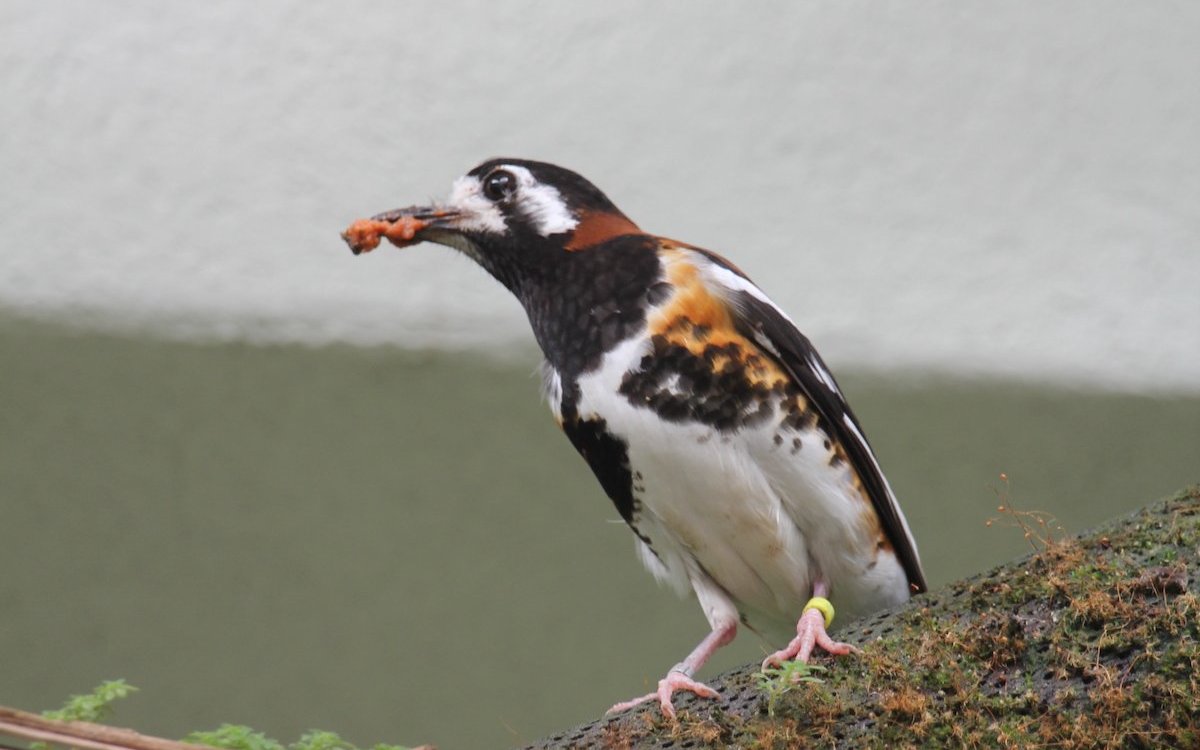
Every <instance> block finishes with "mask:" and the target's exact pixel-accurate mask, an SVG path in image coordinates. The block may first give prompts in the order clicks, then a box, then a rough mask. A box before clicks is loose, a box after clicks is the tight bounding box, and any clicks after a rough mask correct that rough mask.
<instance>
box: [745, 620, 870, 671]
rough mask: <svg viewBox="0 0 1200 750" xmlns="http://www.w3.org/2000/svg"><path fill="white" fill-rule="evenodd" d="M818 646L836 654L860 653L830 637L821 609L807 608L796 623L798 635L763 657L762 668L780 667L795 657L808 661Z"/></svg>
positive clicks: (847, 644)
mask: <svg viewBox="0 0 1200 750" xmlns="http://www.w3.org/2000/svg"><path fill="white" fill-rule="evenodd" d="M816 646H820V647H821V649H822V650H823V651H826V652H828V653H830V654H833V655H834V656H845V655H846V654H856V653H858V649H857V648H855V647H854V646H851V645H850V644H849V643H841V642H840V641H835V640H833V639H832V638H830V637H829V634H828V633H826V632H825V616H824V615H823V614H821V612H820V611H818V610H816V609H806V610H804V614H802V615H800V622H798V623H796V637H795V638H793V639H792V641H791V643H789V644H788V645H787V646H785V647H783V648H782V649H780V650H779V651H776V652H775V653H773V654H771V655H770V656H768V657H767V658H766V659H763V663H762V668H763V669H770V668H771V667H779V666H782V665H783V663H784V662H785V661H791V660H793V659H797V660H799V661H802V662H807V661H808V657H809V656H811V655H812V651H813V648H814V647H816Z"/></svg>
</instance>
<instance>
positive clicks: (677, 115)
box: [0, 0, 1200, 748]
mask: <svg viewBox="0 0 1200 750" xmlns="http://www.w3.org/2000/svg"><path fill="white" fill-rule="evenodd" d="M1198 32H1200V10H1198V8H1197V6H1194V5H1187V4H1182V3H1179V4H1171V3H1160V4H1154V5H1150V4H1129V3H1117V2H1100V3H1097V2H1066V3H1055V4H1044V3H1038V2H1016V3H1008V4H1004V5H1002V6H992V7H989V8H988V9H987V12H982V11H981V10H980V9H979V8H971V9H968V8H965V7H962V6H961V5H960V4H957V3H951V2H930V3H923V4H920V5H911V4H900V3H868V2H836V3H835V2H826V3H805V4H794V3H761V4H755V5H754V6H753V7H751V6H746V5H738V6H732V5H717V4H713V5H712V7H706V6H704V5H701V4H697V3H693V2H682V1H680V2H664V3H657V4H654V5H646V4H643V3H636V2H628V1H620V2H608V3H604V4H589V5H587V6H584V5H582V4H567V3H557V4H544V3H535V2H509V3H504V4H500V3H488V2H461V1H460V2H423V3H417V2H407V3H366V2H343V3H338V4H337V5H336V7H333V6H332V5H329V6H323V5H316V4H311V3H300V2H290V1H287V0H267V1H265V2H260V3H256V4H253V5H247V4H244V3H235V2H227V1H223V0H220V1H219V0H214V1H212V2H206V3H190V4H183V3H175V4H164V3H158V2H150V1H149V0H147V1H145V2H107V3H94V2H83V1H82V0H80V1H79V2H56V1H50V2H46V1H45V0H38V1H32V0H29V1H27V0H9V1H8V2H5V3H4V4H3V5H2V6H0V97H2V99H3V102H4V105H3V107H0V130H2V131H3V133H4V135H3V137H2V138H0V572H2V575H0V704H6V705H15V706H19V707H22V708H26V709H43V708H50V707H54V706H57V705H58V704H59V703H61V702H62V700H63V699H64V698H65V697H66V696H67V695H68V694H69V693H73V692H82V691H85V690H88V689H90V688H91V687H92V686H93V685H95V684H96V683H98V682H99V681H101V680H103V679H108V678H116V677H122V678H125V679H127V680H129V681H130V682H132V683H133V684H135V685H138V686H140V687H141V688H142V692H141V693H139V694H138V695H136V696H134V697H133V698H130V699H128V700H127V701H126V702H125V703H124V704H123V705H122V706H121V707H120V709H119V711H118V714H117V716H116V720H115V723H118V724H125V725H130V726H134V727H136V728H138V729H139V730H141V731H144V732H152V733H159V734H164V735H168V736H181V735H183V734H186V733H187V732H189V731H191V730H194V729H209V728H213V727H215V726H216V725H218V724H220V723H222V722H235V723H245V724H250V725H253V726H255V727H256V728H259V729H262V730H265V731H267V732H268V733H271V734H273V735H276V736H278V737H280V738H281V739H283V740H285V741H288V740H291V739H294V738H295V737H296V736H298V734H299V733H300V732H301V731H303V730H305V729H308V728H313V727H319V728H322V729H328V730H333V731H337V732H339V733H341V734H343V735H344V736H346V737H347V738H348V739H351V740H353V741H355V742H358V743H363V744H366V743H375V742H393V743H405V744H419V743H422V742H435V743H438V744H439V745H441V746H442V747H443V748H482V747H503V746H510V745H516V744H520V743H522V742H531V741H533V740H535V739H537V738H538V737H540V736H542V735H545V734H548V733H552V732H553V731H556V730H558V729H562V728H565V727H567V726H569V725H572V724H575V723H578V722H581V721H586V720H589V719H592V718H596V717H598V716H599V715H600V714H601V713H602V712H603V711H604V709H605V708H607V706H609V705H610V704H612V703H613V702H615V701H618V700H623V699H626V698H629V697H631V696H632V695H634V694H638V693H641V692H644V691H645V690H646V689H647V686H648V685H650V684H652V683H653V682H654V681H656V680H657V679H658V677H659V676H660V675H661V673H662V672H663V670H665V669H666V668H668V667H669V666H670V665H671V664H674V663H675V662H676V661H678V660H679V658H681V657H682V656H683V655H684V654H685V653H686V652H687V650H688V649H690V648H691V647H692V645H694V644H695V642H696V641H697V640H698V639H699V638H700V637H701V636H702V635H703V634H704V633H705V630H706V627H705V623H704V619H703V616H702V615H701V613H700V611H699V608H698V607H697V606H696V605H695V603H694V602H690V601H682V600H679V599H677V598H675V596H674V595H673V594H671V593H670V592H668V591H666V590H660V589H658V587H657V586H656V585H655V584H654V582H653V580H652V579H651V578H650V576H649V575H647V574H646V573H645V572H644V571H643V570H641V568H640V565H639V564H638V563H637V561H636V559H635V557H634V555H633V541H632V538H631V536H630V534H629V533H628V531H627V530H626V529H625V528H624V527H623V526H622V525H621V524H619V523H614V521H615V520H616V519H617V515H616V512H615V511H614V510H613V509H612V506H611V504H610V503H609V502H608V500H607V499H606V498H605V497H604V496H603V494H602V492H601V490H600V488H599V487H598V486H597V485H596V483H595V481H594V479H593V478H592V476H591V474H590V472H589V471H588V470H587V468H586V466H585V465H584V464H583V462H582V460H580V459H579V458H578V457H577V456H576V455H575V454H574V452H573V450H572V449H571V448H570V446H569V444H568V443H567V441H566V440H564V439H563V438H562V436H561V435H559V434H558V433H557V429H556V428H555V426H554V423H553V421H552V420H551V419H550V417H549V413H548V412H547V410H546V409H545V407H544V405H542V404H540V403H539V397H538V390H539V389H538V381H537V378H536V377H535V376H534V375H533V372H534V369H535V367H536V365H537V363H538V354H537V352H536V350H535V349H534V346H533V343H532V337H531V336H530V334H529V333H528V331H527V327H526V323H525V321H524V318H523V313H522V311H521V309H520V308H519V306H518V305H517V303H516V302H515V301H514V300H513V299H512V298H511V297H510V296H509V295H508V293H507V292H505V291H504V290H503V289H502V288H501V287H500V286H499V285H497V284H496V283H494V282H493V281H492V280H491V279H490V278H488V277H487V276H486V275H485V274H484V273H483V272H482V271H480V270H479V269H477V268H476V267H474V266H473V264H471V263H470V262H469V261H466V260H465V259H463V258H461V257H457V256H455V255H454V254H453V253H452V252H451V251H449V250H446V249H445V248H435V247H432V246H418V247H415V248H413V249H409V250H405V251H404V252H399V251H395V250H393V249H388V248H384V249H382V250H381V251H379V252H377V253H373V254H372V255H370V256H366V257H360V258H353V257H352V256H351V255H350V253H349V252H348V251H347V250H346V248H345V246H344V245H343V244H342V242H341V240H340V239H339V237H338V233H339V232H340V231H341V229H343V228H344V227H345V225H347V224H348V223H349V222H350V221H351V220H353V219H355V218H359V217H362V216H365V215H369V214H373V213H377V212H379V211H382V210H385V209H390V208H394V207H397V206H401V205H407V204H410V203H414V202H418V201H423V200H427V199H429V198H438V197H442V196H444V195H445V193H446V192H447V190H448V188H449V185H450V182H451V181H452V180H453V179H454V178H455V177H456V176H458V175H459V174H461V173H463V172H465V171H466V170H468V169H469V168H470V167H472V166H473V165H474V164H476V163H478V162H480V161H482V160H484V159H485V158H488V157H492V156H521V157H528V158H537V159H543V160H548V161H554V162H557V163H560V164H562V165H564V166H567V167H570V168H573V169H575V170H576V171H579V172H580V173H582V174H584V175H585V176H587V177H588V178H590V179H591V180H592V181H593V182H595V183H596V184H597V185H598V186H600V187H601V189H603V190H604V191H605V192H607V193H608V195H609V196H610V197H611V198H612V199H613V200H614V201H615V202H616V203H617V205H619V206H620V207H621V208H622V209H623V210H624V211H625V212H626V213H627V214H628V215H629V216H630V217H632V218H633V219H634V220H635V221H637V222H638V223H639V224H641V226H642V227H644V228H646V229H647V230H649V231H652V232H656V233H660V234H665V235H668V236H672V237H676V238H678V239H682V240H685V241H688V242H691V243H694V244H698V245H701V246H704V247H708V248H711V249H714V250H717V251H719V252H722V253H724V254H726V255H728V256H729V257H731V258H732V259H734V261H735V262H736V263H738V265H740V266H741V267H742V268H743V269H745V270H746V271H747V272H748V273H749V274H750V275H751V276H752V277H754V278H756V279H757V280H758V281H759V283H760V284H761V285H762V286H763V287H764V289H765V290H766V291H767V292H768V294H770V295H771V296H772V297H773V298H774V299H775V300H776V301H777V302H778V303H779V304H780V305H781V306H782V307H784V308H785V309H786V310H788V311H789V313H790V314H791V316H792V317H793V318H794V319H795V320H797V321H798V322H799V323H800V325H801V327H802V328H803V329H804V330H805V332H806V333H807V334H808V335H809V336H810V337H811V338H812V339H813V340H814V342H815V343H816V344H817V345H818V346H819V347H820V348H821V350H822V352H823V353H824V354H825V355H826V358H827V359H828V360H829V362H830V364H831V366H832V367H833V369H834V370H835V372H837V373H838V375H839V377H840V379H841V380H842V381H843V386H844V388H845V390H846V391H847V392H848V395H849V397H850V400H851V402H852V403H853V404H854V405H855V409H856V410H857V412H858V414H859V416H860V417H861V419H862V421H863V422H864V424H865V426H866V428H867V432H868V434H869V435H870V437H871V439H872V442H873V443H874V445H875V447H876V449H877V452H878V453H879V455H880V458H881V461H882V463H883V465H884V468H885V470H886V471H887V472H888V474H889V477H890V478H891V483H892V485H893V486H894V487H895V488H896V490H897V492H898V494H899V496H900V498H901V501H902V504H903V505H904V508H905V509H906V512H907V515H908V518H909V521H910V523H911V525H912V527H913V530H914V533H915V534H916V536H917V539H918V541H919V543H920V546H921V551H922V557H923V560H924V562H925V567H926V570H927V572H928V574H929V577H930V579H931V581H932V582H933V583H934V584H935V585H936V584H940V583H945V582H947V581H950V580H954V579H957V578H960V577H962V576H965V575H968V574H971V573H974V572H978V571H981V570H983V569H986V568H987V567H989V566H991V565H993V564H996V563H999V562H1001V561H1003V560H1006V559H1008V558H1010V557H1012V556H1015V555H1017V554H1020V553H1021V552H1022V551H1023V550H1024V549H1025V548H1026V543H1025V542H1024V541H1023V540H1022V538H1021V535H1020V533H1019V532H1017V531H1014V530H1011V529H1004V528H996V527H991V528H988V527H986V526H985V522H986V520H987V519H988V518H989V517H992V516H994V515H996V513H995V509H996V505H997V504H998V503H999V500H998V497H999V496H1004V495H1006V494H1007V495H1009V496H1011V497H1010V499H1011V502H1012V503H1013V504H1015V505H1016V506H1017V507H1022V508H1029V509H1040V510H1045V511H1048V512H1051V513H1053V514H1054V515H1055V516H1057V518H1058V519H1059V521H1060V522H1061V524H1062V526H1063V527H1064V528H1065V529H1066V530H1068V531H1079V530H1082V529H1084V528H1086V527H1087V526H1089V525H1091V524H1095V523H1097V522H1099V521H1101V520H1104V519H1106V518H1108V517H1111V516H1113V515H1116V514H1119V513H1123V512H1126V511H1128V510H1131V509H1133V508H1134V507H1137V506H1139V505H1141V504H1142V503H1144V502H1147V501H1150V500H1152V499H1154V498H1156V497H1158V496H1161V495H1163V494H1166V493H1169V492H1171V491H1173V490H1175V489H1177V488H1179V487H1181V486H1183V485H1185V484H1188V483H1191V482H1196V481H1198V480H1200V294H1198V293H1197V280H1198V279H1200V145H1198V140H1197V137H1196V135H1197V133H1200V96H1198V95H1197V89H1196V86H1195V80H1196V76H1195V73H1196V71H1197V70H1198V69H1200V67H1198V66H1200V46H1197V45H1196V43H1195V39H1196V36H1197V33H1198ZM1001 472H1006V473H1007V475H1008V477H1009V480H1010V481H1009V483H1008V484H1007V485H1006V484H1004V483H1003V482H1001V480H1000V478H999V475H1000V473H1001ZM764 648H765V647H764V646H763V644H760V643H758V642H757V641H756V640H755V638H754V637H753V635H752V634H747V633H744V634H743V635H742V637H741V638H740V639H739V641H738V642H737V643H736V644H735V645H734V646H733V647H731V648H729V649H727V650H726V651H725V652H724V653H722V654H720V655H719V656H718V658H717V659H716V660H715V661H714V665H713V667H712V668H710V669H709V670H706V672H705V674H706V675H712V674H714V673H715V672H717V671H719V670H721V669H724V668H728V667H731V666H733V665H736V664H739V663H742V662H745V661H749V660H751V659H755V658H761V654H762V653H763V651H764Z"/></svg>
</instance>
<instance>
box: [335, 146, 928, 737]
mask: <svg viewBox="0 0 1200 750" xmlns="http://www.w3.org/2000/svg"><path fill="white" fill-rule="evenodd" d="M342 238H343V239H344V240H345V241H346V243H347V244H348V245H349V246H350V249H351V250H352V251H353V252H354V254H355V255H358V254H360V253H362V252H366V251H369V250H372V249H374V248H375V247H377V246H378V245H379V244H380V242H381V241H382V240H383V239H387V240H388V241H389V242H391V243H392V244H394V245H396V246H398V247H407V246H410V245H414V244H417V243H420V242H431V243H436V244H441V245H445V246H448V247H451V248H454V249H455V250H458V251H459V252H461V253H463V254H464V255H466V256H468V257H469V258H471V259H472V260H474V261H475V262H476V263H478V264H479V265H480V266H482V267H483V269H484V270H486V271H487V272H488V273H489V274H491V275H492V276H493V277H494V278H495V279H496V280H498V281H499V282H500V283H501V284H502V285H503V286H504V287H506V288H507V289H508V290H509V291H510V292H511V293H512V294H513V295H514V296H515V297H516V298H517V300H519V301H520V303H521V305H522V306H523V308H524V310H525V313H526V315H527V317H528V319H529V324H530V327H531V328H532V331H533V335H534V337H535V339H536V340H537V343H538V345H539V347H540V348H541V351H542V354H543V355H544V362H543V364H542V372H543V375H544V378H543V381H544V396H545V399H546V401H547V403H548V404H549V406H550V409H551V411H552V413H553V415H554V418H555V420H556V421H557V423H558V425H559V426H560V427H561V429H562V431H563V432H564V433H565V434H566V437H567V438H568V439H569V440H570V442H571V444H572V445H573V446H574V447H575V449H576V450H577V451H578V452H579V454H580V455H582V457H583V459H584V460H585V461H586V462H587V464H588V466H589V467H590V468H591V470H592V472H593V473H594V474H595V476H596V479H597V480H598V481H599V484H600V486H601V487H602V488H603V490H604V492H605V493H606V494H607V495H608V497H609V499H611V501H612V503H613V505H614V506H615V508H616V511H617V513H619V514H620V516H621V519H622V520H623V521H624V522H625V524H626V525H627V526H628V527H629V529H630V530H631V531H632V532H633V536H634V546H635V548H636V551H637V554H638V556H639V557H640V559H641V562H642V563H643V564H644V565H645V567H646V568H647V569H648V570H649V571H650V572H651V573H652V574H653V575H654V576H655V578H657V579H658V580H659V581H660V582H663V583H665V584H667V585H669V586H671V587H673V588H675V589H677V590H678V591H679V592H680V593H682V594H685V595H686V594H688V593H689V592H690V593H691V594H694V596H695V598H696V600H697V601H698V602H699V605H700V607H701V609H702V610H703V613H704V616H705V618H706V619H707V621H708V624H709V628H710V631H709V633H708V635H706V636H705V637H704V638H703V639H702V640H701V641H700V643H699V644H697V646H696V647H695V648H694V649H693V650H692V651H691V652H690V653H689V654H688V655H687V656H686V657H685V658H684V659H683V660H682V661H680V662H679V663H677V664H675V665H674V666H672V667H671V668H670V669H669V670H668V671H667V673H666V675H665V676H664V677H663V678H662V679H661V680H659V682H658V686H657V688H656V689H654V690H653V691H651V692H649V693H647V694H645V695H642V696H639V697H637V698H634V699H632V700H629V701H625V702H622V703H618V704H616V705H615V706H613V707H612V708H611V709H610V710H609V711H610V712H618V711H625V710H628V709H631V708H633V707H634V706H637V705H640V704H643V703H646V702H653V701H657V702H658V704H659V707H660V708H661V711H662V712H663V714H664V715H666V716H669V717H672V718H674V717H675V708H674V705H673V695H674V694H675V693H676V692H679V691H686V692H691V693H694V694H696V695H698V696H701V697H704V698H711V699H719V694H718V693H717V692H716V691H715V690H714V689H713V688H712V687H710V686H709V685H707V684H705V683H703V682H700V681H698V680H697V679H696V674H697V672H698V671H699V670H700V668H701V667H702V666H703V665H704V664H705V663H706V662H707V661H708V659H709V657H710V656H711V655H712V654H713V653H714V652H716V651H717V650H718V649H719V648H721V647H722V646H724V645H726V644H728V643H730V642H731V641H732V640H733V639H734V637H735V635H736V634H737V630H738V626H739V624H741V625H744V626H745V627H747V628H749V629H752V630H755V631H756V632H760V633H761V632H768V631H772V632H786V633H787V634H788V635H787V636H784V637H785V638H789V640H787V643H786V645H784V646H783V647H782V648H780V649H779V650H777V651H775V652H773V653H771V654H770V655H768V656H767V657H766V659H765V660H764V662H763V666H764V669H765V668H767V667H771V666H780V665H782V664H783V663H784V662H786V661H789V660H800V661H808V660H809V658H810V657H811V655H812V653H813V652H814V651H815V650H816V649H817V648H819V649H821V650H823V651H825V652H827V653H829V654H832V655H834V656H841V655H845V654H849V653H851V652H853V651H855V649H854V647H852V646H851V645H849V644H846V643H841V642H838V641H835V640H833V639H832V638H831V637H830V635H829V633H828V630H829V628H830V626H831V624H832V621H833V617H834V613H835V609H834V607H835V606H836V608H837V609H836V611H840V612H841V613H842V615H843V617H844V619H854V618H856V617H860V616H863V615H866V614H870V613H872V612H875V611H877V610H880V609H883V608H886V607H889V606H893V605H898V604H900V603H903V602H905V601H907V600H908V599H909V598H910V596H912V595H914V594H917V593H920V592H923V591H925V590H926V588H927V586H926V581H925V575H924V572H923V570H922V567H921V562H920V558H919V556H918V553H917V545H916V542H915V540H914V538H913V534H912V532H911V530H910V529H909V526H908V522H907V521H906V520H905V517H904V513H903V512H902V511H901V509H900V505H899V503H898V501H897V499H896V496H895V494H894V493H893V491H892V489H891V487H890V486H889V484H888V481H887V479H886V478H885V477H884V474H883V471H882V469H881V468H880V464H879V462H878V461H877V459H876V457H875V454H874V452H873V451H872V449H871V446H870V444H869V443H868V442H867V438H866V436H865V434H864V432H863V429H862V427H861V425H860V423H859V420H858V418H857V417H856V416H855V415H854V412H853V411H852V410H851V408H850V405H849V403H847V401H846V398H845V396H844V394H843V392H842V390H841V388H840V386H839V385H838V383H837V381H836V380H835V379H834V377H833V375H832V373H831V372H830V370H829V368H828V367H827V366H826V364H825V362H824V360H823V359H822V358H821V356H820V355H819V354H818V353H817V350H816V349H815V348H814V347H813V345H812V344H811V343H810V341H809V339H808V338H807V337H806V336H805V335H804V334H802V333H801V332H800V330H799V329H798V328H797V326H796V324H795V323H793V322H792V320H791V318H789V317H788V315H787V314H786V313H784V312H783V311H782V310H781V309H780V308H779V307H778V306H777V305H775V303H773V302H772V301H771V300H770V298H769V297H768V296H767V295H766V293H765V292H763V291H762V290H761V289H760V288H759V286H758V285H756V284H755V283H754V282H752V281H751V280H750V278H749V276H747V274H746V273H744V272H743V271H742V270H740V269H739V268H738V267H737V266H735V265H734V264H733V263H732V262H730V261H729V260H726V259H725V258H724V257H723V256H721V255H718V254H717V253H715V252H712V251H710V250H706V249H703V248H700V247H697V246H694V245H690V244H687V243H684V242H679V241H676V240H672V239H668V238H666V237H663V236H659V235H655V234H650V233H648V232H645V231H643V230H642V229H641V228H639V226H638V225H637V224H635V223H634V222H633V221H632V220H631V219H630V218H628V217H627V216H626V215H625V214H624V213H622V212H621V211H620V210H619V209H618V208H617V207H616V205H615V204H614V203H613V202H612V201H611V200H609V198H608V197H607V196H606V195H605V194H604V193H603V192H601V191H600V190H599V189H598V188H597V187H595V186H594V185H593V184H592V183H591V182H589V181H588V180H587V179H585V178H584V177H582V176H580V175H579V174H577V173H575V172H573V171H571V170H569V169H565V168H563V167H560V166H556V165H554V164H550V163H547V162H539V161H532V160H527V159H515V158H496V159H489V160H487V161H484V162H483V163H481V164H479V165H478V166H476V167H474V168H473V169H471V170H470V171H469V172H467V173H466V174H465V175H463V176H461V177H458V178H457V179H455V180H454V181H453V183H452V185H451V189H450V193H449V197H448V198H447V199H446V200H444V201H442V202H433V203H431V204H429V205H416V206H410V207H407V208H402V209H396V210H393V211H387V212H385V213H381V214H377V215H375V216H373V217H372V218H370V219H360V220H358V221H355V222H353V223H352V224H351V225H350V226H349V228H348V229H346V230H345V231H344V232H343V233H342ZM807 281H808V282H809V283H812V280H811V279H808V280H807ZM793 632H794V634H795V635H794V636H791V633H793Z"/></svg>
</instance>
